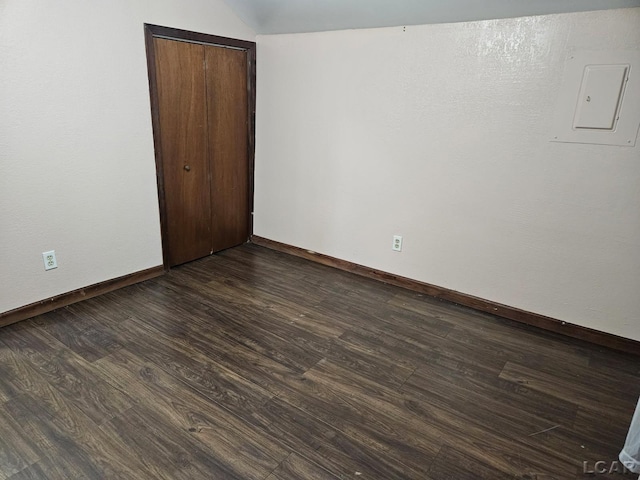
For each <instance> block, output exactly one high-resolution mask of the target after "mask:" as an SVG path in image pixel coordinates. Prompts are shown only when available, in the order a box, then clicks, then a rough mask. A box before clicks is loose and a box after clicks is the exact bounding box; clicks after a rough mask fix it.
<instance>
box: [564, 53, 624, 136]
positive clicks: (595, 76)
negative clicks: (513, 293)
mask: <svg viewBox="0 0 640 480" xmlns="http://www.w3.org/2000/svg"><path fill="white" fill-rule="evenodd" d="M628 71H629V65H587V66H586V67H585V69H584V76H583V77H582V87H581V88H580V93H579V94H578V106H577V108H576V115H575V119H574V121H573V127H574V128H589V129H593V128H596V129H602V130H613V129H614V127H615V125H616V120H617V119H618V110H619V107H620V100H621V99H622V92H624V84H625V82H626V80H627V72H628Z"/></svg>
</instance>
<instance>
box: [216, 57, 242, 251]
mask: <svg viewBox="0 0 640 480" xmlns="http://www.w3.org/2000/svg"><path fill="white" fill-rule="evenodd" d="M205 63H206V71H207V74H206V82H207V99H208V100H207V108H208V119H209V135H210V143H209V145H210V147H209V158H210V165H211V219H212V220H211V225H212V237H213V251H216V252H217V251H219V250H223V249H225V248H229V247H233V246H236V245H240V244H242V243H244V242H246V241H247V239H248V237H249V210H250V207H249V151H248V139H249V132H248V128H249V121H248V120H249V118H248V91H247V52H246V50H237V49H232V48H222V47H215V46H205Z"/></svg>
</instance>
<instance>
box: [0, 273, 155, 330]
mask: <svg viewBox="0 0 640 480" xmlns="http://www.w3.org/2000/svg"><path fill="white" fill-rule="evenodd" d="M163 273H164V268H163V267H162V266H157V267H153V268H148V269H146V270H141V271H139V272H134V273H131V274H129V275H124V276H122V277H118V278H113V279H111V280H106V281H104V282H100V283H96V284H93V285H89V286H88V287H83V288H79V289H77V290H73V291H71V292H67V293H62V294H60V295H56V296H55V297H51V298H47V299H46V300H42V301H40V302H35V303H31V304H29V305H25V306H24V307H19V308H16V309H14V310H10V311H8V312H4V313H0V327H4V326H5V325H11V324H12V323H16V322H20V321H22V320H26V319H27V318H31V317H35V316H37V315H42V314H44V313H47V312H51V311H52V310H55V309H57V308H61V307H65V306H67V305H71V304H73V303H76V302H80V301H82V300H87V299H89V298H93V297H96V296H98V295H103V294H105V293H108V292H111V291H113V290H117V289H119V288H123V287H126V286H128V285H133V284H134V283H138V282H144V281H145V280H149V279H151V278H155V277H158V276H160V275H162V274H163Z"/></svg>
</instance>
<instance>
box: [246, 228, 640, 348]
mask: <svg viewBox="0 0 640 480" xmlns="http://www.w3.org/2000/svg"><path fill="white" fill-rule="evenodd" d="M251 242H252V243H254V244H256V245H261V246H263V247H266V248H270V249H272V250H277V251H279V252H284V253H288V254H290V255H295V256H297V257H302V258H306V259H307V260H311V261H313V262H316V263H321V264H323V265H328V266H330V267H334V268H338V269H340V270H344V271H347V272H351V273H355V274H357V275H361V276H363V277H367V278H373V279H375V280H379V281H381V282H385V283H389V284H391V285H396V286H398V287H403V288H406V289H408V290H413V291H415V292H420V293H423V294H425V295H429V296H431V297H435V298H440V299H443V300H447V301H449V302H453V303H457V304H458V305H463V306H466V307H471V308H473V309H475V310H479V311H482V312H488V313H491V314H494V315H497V316H500V317H503V318H508V319H510V320H515V321H517V322H521V323H525V324H527V325H533V326H536V327H539V328H543V329H545V330H549V331H552V332H557V333H561V334H563V335H567V336H569V337H573V338H577V339H580V340H585V341H587V342H591V343H595V344H597V345H602V346H604V347H608V348H612V349H614V350H618V351H622V352H626V353H632V354H635V355H640V342H639V341H636V340H631V339H629V338H624V337H619V336H617V335H613V334H610V333H606V332H600V331H598V330H594V329H591V328H587V327H582V326H580V325H575V324H571V323H567V322H563V321H561V320H557V319H555V318H551V317H547V316H545V315H540V314H538V313H533V312H528V311H526V310H521V309H519V308H515V307H510V306H508V305H503V304H501V303H496V302H492V301H491V300H485V299H483V298H478V297H474V296H472V295H467V294H465V293H461V292H457V291H455V290H450V289H448V288H443V287H438V286H436V285H431V284H428V283H424V282H420V281H418V280H412V279H410V278H406V277H401V276H399V275H394V274H391V273H387V272H382V271H379V270H376V269H373V268H369V267H365V266H363V265H358V264H356V263H351V262H348V261H346V260H340V259H338V258H334V257H330V256H328V255H323V254H321V253H316V252H313V251H311V250H305V249H303V248H299V247H294V246H292V245H287V244H285V243H280V242H276V241H274V240H269V239H266V238H262V237H258V236H255V235H254V236H252V237H251Z"/></svg>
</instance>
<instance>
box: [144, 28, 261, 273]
mask: <svg viewBox="0 0 640 480" xmlns="http://www.w3.org/2000/svg"><path fill="white" fill-rule="evenodd" d="M144 38H145V47H146V52H147V74H148V76H149V96H150V100H151V123H152V126H153V146H154V151H155V159H156V178H157V182H158V205H159V208H160V232H161V238H162V263H163V266H164V269H165V271H168V270H169V244H168V238H169V236H168V225H167V210H166V199H165V189H164V174H163V169H162V166H163V159H162V146H161V142H160V116H159V107H158V81H157V77H156V56H155V48H154V43H153V39H154V38H166V39H170V40H176V41H182V42H190V43H201V44H205V45H214V46H220V47H228V48H237V49H240V50H244V51H246V52H247V88H248V92H247V93H248V102H247V104H248V109H249V112H248V119H249V125H248V129H247V130H248V138H247V157H248V159H249V179H248V180H249V192H248V194H249V203H248V204H249V212H248V214H249V215H248V219H249V225H248V230H249V238H247V241H249V239H250V238H251V235H252V234H253V182H254V180H253V179H254V168H255V139H256V136H255V125H256V121H255V118H256V43H255V42H250V41H248V40H238V39H235V38H227V37H219V36H217V35H209V34H207V33H198V32H191V31H189V30H180V29H177V28H171V27H162V26H159V25H151V24H148V23H145V24H144Z"/></svg>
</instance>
